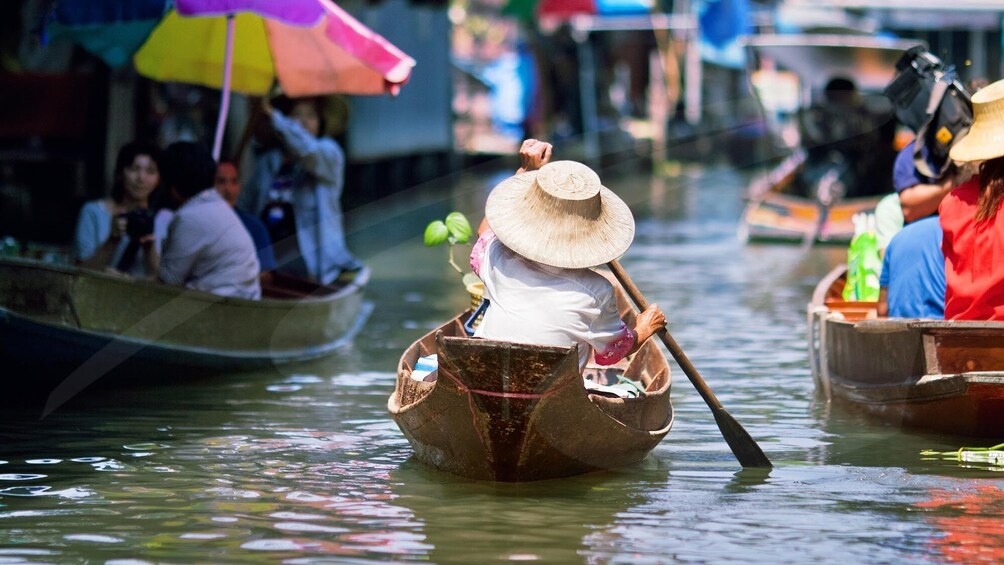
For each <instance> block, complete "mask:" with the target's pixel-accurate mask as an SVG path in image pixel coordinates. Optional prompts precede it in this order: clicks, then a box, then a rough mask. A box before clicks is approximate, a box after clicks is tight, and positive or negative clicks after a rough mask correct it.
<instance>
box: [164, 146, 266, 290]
mask: <svg viewBox="0 0 1004 565" xmlns="http://www.w3.org/2000/svg"><path fill="white" fill-rule="evenodd" d="M163 165H164V166H163V175H162V176H163V181H164V187H165V188H167V189H168V190H169V191H170V194H171V197H172V198H173V199H174V200H175V202H176V203H177V204H178V205H179V206H178V211H177V212H176V213H175V216H174V220H173V221H172V222H171V225H170V227H169V228H168V232H167V239H166V240H165V241H164V252H163V254H162V256H161V260H160V280H162V281H164V282H165V283H168V284H175V285H184V286H187V287H188V288H194V289H197V290H202V291H205V292H212V293H214V294H219V295H222V296H235V297H239V298H251V299H257V298H261V286H260V284H259V282H258V273H259V267H258V256H257V253H255V249H254V242H253V241H252V240H251V236H250V235H249V234H248V232H247V230H246V229H244V225H243V224H241V221H240V219H238V218H237V214H235V213H234V211H233V208H231V207H230V205H228V204H227V203H226V201H224V200H223V197H222V196H220V193H219V192H217V191H216V189H215V188H214V187H213V180H214V177H215V175H216V163H215V162H214V161H213V157H212V156H211V155H210V154H209V151H208V150H206V149H205V148H204V147H202V146H201V145H198V144H196V143H192V142H185V141H180V142H177V143H173V144H171V145H170V146H168V148H167V150H166V151H165V152H164V159H163Z"/></svg>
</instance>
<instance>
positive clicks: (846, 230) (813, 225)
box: [739, 151, 881, 245]
mask: <svg viewBox="0 0 1004 565" xmlns="http://www.w3.org/2000/svg"><path fill="white" fill-rule="evenodd" d="M804 161H805V153H804V152H800V151H798V152H795V153H794V154H792V155H791V156H790V157H788V158H787V159H785V160H784V161H782V162H781V164H780V165H778V166H777V167H776V168H775V169H773V170H771V171H770V172H768V173H767V174H766V175H764V176H761V177H758V178H756V179H755V180H754V181H753V182H752V183H751V185H750V186H749V188H748V191H747V196H746V198H747V204H746V208H745V209H744V211H743V215H742V219H741V221H740V224H739V239H740V240H741V241H744V242H749V241H753V242H761V243H765V242H775V243H804V242H810V243H811V242H815V243H833V244H838V245H845V244H848V243H850V241H851V238H853V237H854V221H853V218H854V215H855V214H858V213H862V212H874V211H875V207H876V206H877V205H878V203H879V200H880V199H881V197H880V196H864V197H857V198H846V199H841V200H837V201H835V202H833V203H831V204H829V205H823V204H822V203H820V202H819V201H817V200H816V199H814V198H806V197H804V196H799V195H797V194H795V193H794V192H793V191H792V190H791V188H790V187H791V186H792V184H794V183H795V182H796V179H797V177H798V175H799V173H800V171H801V170H802V166H803V165H804Z"/></svg>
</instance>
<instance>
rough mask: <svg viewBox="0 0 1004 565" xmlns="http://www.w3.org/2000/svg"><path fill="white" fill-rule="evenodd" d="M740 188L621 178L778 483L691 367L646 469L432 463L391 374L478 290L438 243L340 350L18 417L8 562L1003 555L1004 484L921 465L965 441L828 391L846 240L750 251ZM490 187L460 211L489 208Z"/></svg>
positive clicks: (682, 331)
mask: <svg viewBox="0 0 1004 565" xmlns="http://www.w3.org/2000/svg"><path fill="white" fill-rule="evenodd" d="M607 179H608V176H606V175H605V176H604V182H607ZM742 182H743V175H742V174H740V173H737V172H735V171H729V170H721V171H712V172H710V173H709V174H706V175H703V176H696V175H695V176H687V175H684V176H682V177H681V178H679V179H653V178H652V177H650V176H643V177H631V176H624V177H616V176H612V177H609V185H610V186H611V188H613V189H614V190H616V191H617V192H618V193H620V194H623V195H624V196H625V200H627V201H628V202H629V203H631V204H632V205H633V206H635V208H636V214H637V216H638V235H637V239H636V243H635V244H634V245H633V246H632V248H631V251H630V252H629V254H628V256H626V257H625V258H624V260H623V261H622V263H623V264H624V266H625V269H626V270H628V272H629V273H631V275H632V278H633V279H634V280H635V282H636V283H637V284H638V286H639V287H640V288H641V289H642V290H643V291H644V292H645V294H646V296H647V297H648V298H649V299H650V300H651V301H652V302H658V303H660V305H662V306H663V308H664V309H665V310H666V312H667V314H668V316H669V318H670V329H671V331H672V332H673V335H674V337H676V339H677V341H679V343H680V345H681V346H682V347H683V348H684V350H685V351H686V352H687V354H688V356H689V357H690V358H691V360H692V361H693V362H694V364H695V366H696V367H697V368H698V369H699V370H700V372H701V374H702V376H703V377H704V379H705V380H706V381H707V383H708V385H709V386H710V387H711V388H712V389H713V390H714V391H715V393H716V394H717V395H718V397H719V399H721V400H722V402H723V404H724V405H725V406H726V407H727V408H728V410H729V412H730V413H731V414H732V415H733V416H735V417H736V419H737V420H739V421H740V422H741V423H742V424H743V426H744V427H745V428H746V429H747V430H748V431H749V432H750V433H751V435H752V436H753V437H754V438H755V439H756V440H757V441H758V443H760V445H761V446H762V447H763V448H764V450H765V452H766V453H767V454H768V456H769V457H770V458H771V460H772V461H773V462H774V463H775V465H776V467H775V468H774V469H773V470H772V471H770V472H769V473H760V472H747V471H742V470H740V469H739V466H738V464H737V463H736V461H735V458H734V457H733V455H732V453H731V451H730V450H729V449H728V447H727V446H726V444H725V442H724V440H723V439H722V437H721V432H720V431H719V429H718V427H717V425H716V424H715V422H714V419H713V417H712V416H711V413H710V411H709V410H708V408H707V406H706V405H705V404H704V402H703V400H701V398H700V397H699V395H697V394H696V393H695V391H694V390H693V387H692V386H691V385H690V383H689V382H688V381H687V379H686V377H685V376H684V375H683V373H682V372H681V371H679V370H678V369H677V368H675V367H674V377H675V382H674V387H673V397H674V408H675V411H676V423H675V425H674V429H673V430H672V432H671V433H670V434H669V436H667V438H666V440H664V441H663V442H662V443H661V444H660V445H659V446H657V447H656V449H655V450H653V452H652V455H651V456H650V457H649V458H648V459H647V460H645V461H644V462H643V463H642V464H640V465H638V466H635V467H631V468H628V469H623V470H619V471H616V472H604V473H598V474H592V475H586V476H582V477H575V478H572V479H567V480H560V481H549V482H542V483H535V484H528V485H489V484H484V483H474V482H470V481H465V480H460V479H457V478H456V477H452V476H448V475H443V474H441V473H438V472H435V471H431V470H428V469H426V468H424V467H421V466H420V465H418V464H417V463H415V462H413V461H411V459H410V457H411V449H410V446H409V445H408V442H407V441H406V440H405V439H404V437H403V436H402V435H401V433H400V431H399V430H398V429H397V427H396V426H395V425H394V423H393V421H392V420H391V419H390V418H389V416H388V415H387V412H386V401H387V397H388V395H389V394H390V392H391V390H392V388H393V385H394V375H393V373H392V371H393V370H394V366H395V364H396V362H397V359H398V357H399V356H400V354H401V352H402V351H403V350H404V349H405V348H406V347H407V346H408V344H410V343H411V342H412V341H413V340H414V339H415V338H417V337H418V336H420V335H422V334H423V333H425V332H426V331H428V330H429V329H431V328H433V327H436V326H437V325H439V324H440V323H441V322H442V321H443V320H445V319H447V318H449V317H450V316H452V315H453V314H454V313H455V312H456V311H458V310H460V309H461V308H463V307H464V306H465V304H466V302H467V298H466V296H465V295H464V293H463V290H462V288H461V287H460V285H459V283H458V281H457V280H456V276H455V273H454V272H453V271H452V270H451V269H450V268H449V266H447V265H446V262H445V260H444V259H443V257H442V249H426V248H424V247H422V246H421V243H420V241H419V240H418V238H417V236H416V238H415V240H414V241H406V242H402V243H399V244H393V245H387V246H385V247H382V248H379V250H378V251H375V252H374V253H373V254H372V255H371V256H370V257H368V262H369V263H370V264H371V265H372V266H373V271H374V274H373V282H372V284H371V285H370V286H369V288H368V289H367V297H368V299H369V300H371V301H372V302H373V304H374V305H375V308H374V311H373V313H372V315H371V317H370V319H369V320H368V322H367V325H366V327H365V328H364V331H363V332H362V333H361V334H360V335H359V336H358V337H357V339H356V340H355V342H354V343H353V344H352V345H351V346H350V347H346V348H344V349H343V350H340V351H338V352H337V353H336V354H335V355H334V356H333V357H331V358H329V359H325V360H321V361H318V362H314V363H309V364H302V365H290V366H281V367H276V368H275V369H274V370H268V371H262V372H259V373H246V374H228V375H217V376H214V377H212V378H204V379H200V380H194V381H193V380H191V379H188V378H186V375H178V379H177V382H167V383H158V384H154V385H149V386H143V387H132V388H113V389H109V390H105V391H102V392H101V394H92V395H87V396H86V397H81V398H80V399H75V400H74V402H72V403H70V404H68V405H66V406H64V407H62V408H60V410H58V411H56V412H54V413H53V414H51V415H49V416H48V417H46V418H45V419H42V420H39V413H38V411H30V410H22V409H21V408H20V407H18V406H17V405H16V403H15V405H14V406H11V407H9V408H7V409H6V411H5V418H4V419H3V420H2V421H0V435H2V436H3V437H4V441H3V442H0V560H15V559H21V560H27V561H46V562H73V561H80V562H91V561H93V562H122V563H125V562H139V561H140V560H142V561H143V562H162V561H163V562H186V561H199V562H239V561H270V562H271V561H288V562H294V563H296V562H307V561H328V562H370V561H376V562H387V561H405V560H415V561H427V562H434V563H474V562H478V563H480V562H490V561H518V560H531V559H533V560H538V561H542V562H560V563H566V562H571V563H578V562H587V563H628V562H630V563H666V562H671V561H697V562H708V561H710V562H722V561H729V562H733V561H737V562H775V561H781V562H799V563H802V562H813V561H819V562H823V563H826V562H867V563H887V562H902V561H905V560H918V561H931V560H933V561H943V560H952V559H956V558H957V557H956V553H957V554H958V556H959V557H958V559H969V560H976V559H978V557H975V556H974V555H976V554H975V553H972V554H970V553H965V552H964V551H963V549H960V548H964V549H965V550H968V549H970V548H971V547H972V544H975V543H979V544H982V545H985V546H987V547H990V548H995V549H996V550H997V551H999V550H1000V539H999V534H998V533H997V532H996V531H995V530H993V528H992V527H991V526H990V524H991V522H990V521H988V520H986V519H989V518H992V517H997V518H998V519H999V517H1000V516H1001V515H1002V513H1004V509H1002V508H1001V507H1000V505H999V504H997V503H996V500H998V499H1000V498H1001V496H1000V494H1001V493H1000V492H997V491H995V490H994V489H990V488H977V487H982V486H993V487H995V488H997V487H999V486H1000V479H999V474H992V473H991V472H989V471H986V470H975V469H965V468H960V466H959V463H958V462H951V461H944V460H930V459H925V458H923V457H921V456H920V452H921V451H922V450H923V449H934V450H938V451H949V450H952V449H957V448H958V445H959V444H958V440H953V439H952V438H945V437H939V436H931V435H920V434H907V433H903V432H902V431H900V430H898V429H896V428H894V427H887V426H883V425H876V424H875V423H874V422H871V421H868V420H864V419H861V418H859V417H858V416H857V415H855V414H853V413H847V412H845V411H843V410H839V409H837V408H835V407H830V406H829V405H825V404H820V403H819V402H818V401H817V399H816V398H815V394H814V388H813V383H812V379H811V376H810V374H809V369H808V366H807V355H806V346H805V314H804V312H805V304H806V303H807V302H808V299H809V296H810V295H811V292H812V288H813V286H814V285H815V282H816V280H817V279H818V278H819V277H820V276H822V275H823V274H825V273H826V272H827V271H829V269H830V267H831V266H832V264H833V263H834V262H836V261H839V260H841V255H842V254H843V253H844V250H842V249H838V248H808V249H803V248H799V247H797V246H795V247H785V246H745V245H742V244H740V243H739V242H738V241H737V239H736V237H735V227H736V221H737V219H738V216H739V214H740V212H741V207H742V201H741V200H740V199H739V197H738V195H739V193H740V192H741V190H742ZM478 190H479V191H481V192H477V194H476V195H475V192H473V191H472V192H468V193H462V194H458V195H457V197H456V198H457V199H456V202H457V203H464V202H467V203H468V205H470V206H474V205H475V204H476V203H478V202H479V201H483V187H480V188H478ZM429 207H430V208H429V209H430V210H431V209H432V208H435V209H436V210H435V214H430V216H434V217H439V216H440V215H441V214H440V211H441V210H440V208H442V209H461V210H462V211H465V212H470V210H467V209H464V208H463V207H462V206H454V202H452V201H445V202H435V203H432V204H429ZM419 215H420V214H419ZM419 215H416V218H415V219H414V222H412V223H413V224H414V226H413V227H414V230H413V232H412V233H415V234H418V233H420V229H421V227H422V226H424V223H425V222H426V220H427V219H428V218H427V217H425V216H422V217H417V216H419ZM471 216H472V218H473V217H479V214H478V213H472V214H471ZM411 227H412V226H408V225H404V226H396V228H395V229H400V230H404V231H406V230H407V229H411ZM988 477H996V478H997V480H996V481H995V482H994V483H989V482H987V478H988ZM956 495H959V496H961V497H962V498H961V500H959V497H957V496H956ZM967 497H971V498H967ZM967 517H968V518H971V519H972V520H971V521H970V522H968V523H967V522H966V521H965V520H956V519H957V518H967ZM984 525H986V527H983V526H984ZM960 532H961V533H962V534H965V535H968V534H972V537H971V538H968V539H967V538H964V537H957V534H958V533H960ZM942 539H944V540H947V541H946V542H945V543H942V544H939V543H937V540H942ZM946 548H947V549H946ZM958 552H961V553H958Z"/></svg>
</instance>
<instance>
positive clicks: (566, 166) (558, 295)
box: [471, 139, 666, 370]
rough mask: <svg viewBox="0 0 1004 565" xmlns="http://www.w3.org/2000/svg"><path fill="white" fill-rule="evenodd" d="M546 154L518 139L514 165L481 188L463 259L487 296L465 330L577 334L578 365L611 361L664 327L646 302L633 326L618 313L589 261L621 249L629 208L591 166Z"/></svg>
mask: <svg viewBox="0 0 1004 565" xmlns="http://www.w3.org/2000/svg"><path fill="white" fill-rule="evenodd" d="M550 155H551V145H550V144H549V143H545V142H542V141H537V140H532V139H531V140H527V141H525V142H524V143H523V146H522V147H521V149H520V158H521V161H522V165H523V166H522V167H521V168H520V169H519V170H518V171H517V174H516V175H514V176H512V177H510V178H508V179H506V180H504V181H502V182H501V183H500V184H499V185H498V186H496V187H495V188H494V189H493V190H492V193H491V195H489V197H488V203H487V204H486V206H485V221H484V222H482V224H481V228H480V229H479V230H478V231H479V234H480V237H479V239H478V241H477V243H476V244H475V245H474V249H473V250H472V252H471V267H472V268H473V269H474V272H475V273H477V274H478V276H480V277H481V280H482V281H484V283H485V293H486V296H487V297H488V299H489V301H490V306H489V307H488V310H487V312H486V313H485V316H484V319H483V320H482V321H481V324H480V325H479V326H478V329H477V332H476V333H475V337H483V338H487V339H495V340H501V341H512V342H518V343H530V344H536V345H553V346H560V347H568V346H571V345H573V344H578V353H579V369H580V370H581V369H583V368H584V367H585V366H586V364H587V363H588V361H589V359H590V356H592V357H593V358H594V359H595V361H596V363H597V364H600V365H612V364H614V363H616V362H618V361H620V360H621V359H623V358H624V357H626V356H627V355H629V354H631V353H633V352H635V351H637V350H638V348H639V347H640V346H641V344H642V343H644V342H645V340H647V339H648V338H650V337H651V336H652V335H653V334H654V333H656V332H657V331H658V330H659V329H661V328H662V327H664V326H665V325H666V316H665V315H664V314H663V313H662V310H660V309H659V307H658V305H656V304H652V305H650V306H649V307H648V308H647V309H646V310H645V311H644V312H642V313H641V314H639V315H638V317H637V321H636V324H635V327H634V328H629V327H628V326H627V325H626V324H625V323H624V322H623V321H622V320H621V318H620V315H619V313H618V310H617V304H616V300H615V295H614V289H613V286H612V285H611V283H610V281H609V280H608V279H607V278H605V277H604V276H602V275H600V274H599V273H597V272H595V271H594V270H592V269H591V267H596V266H600V265H604V264H606V263H608V262H610V261H612V260H614V259H617V258H619V257H620V256H621V255H622V254H623V253H624V252H625V251H627V248H628V246H630V245H631V241H632V240H633V239H634V217H633V216H632V215H631V211H630V209H629V208H628V207H627V204H625V203H624V201H622V200H621V199H620V198H618V197H617V195H615V194H614V193H613V192H611V191H610V190H609V189H607V188H605V187H604V186H602V184H601V183H600V179H599V177H598V176H597V175H596V173H595V172H593V171H592V169H590V168H589V167H587V166H586V165H583V164H582V163H576V162H574V161H556V162H553V163H551V162H549V160H550ZM538 169H539V170H538Z"/></svg>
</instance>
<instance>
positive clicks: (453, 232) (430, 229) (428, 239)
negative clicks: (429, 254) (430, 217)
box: [425, 212, 474, 247]
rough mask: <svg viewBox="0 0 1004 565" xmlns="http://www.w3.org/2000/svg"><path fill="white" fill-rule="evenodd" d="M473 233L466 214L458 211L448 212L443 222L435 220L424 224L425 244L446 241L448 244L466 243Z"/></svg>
mask: <svg viewBox="0 0 1004 565" xmlns="http://www.w3.org/2000/svg"><path fill="white" fill-rule="evenodd" d="M473 233H474V230H472V229H471V224H470V222H468V221H467V217H466V216H464V215H463V214H461V213H460V212H450V214H449V215H448V216H446V221H445V222H444V221H442V220H435V221H433V222H430V223H429V225H427V226H425V245H426V246H427V247H434V246H436V245H442V244H444V243H447V242H448V243H449V244H450V245H454V244H456V243H467V242H468V241H470V240H471V235H472V234H473Z"/></svg>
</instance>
